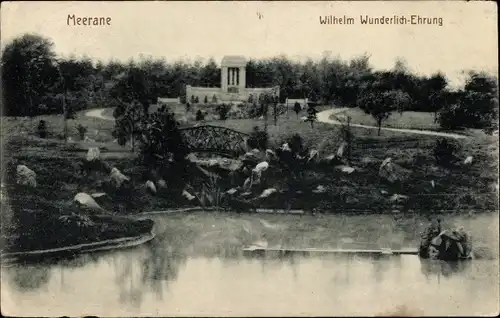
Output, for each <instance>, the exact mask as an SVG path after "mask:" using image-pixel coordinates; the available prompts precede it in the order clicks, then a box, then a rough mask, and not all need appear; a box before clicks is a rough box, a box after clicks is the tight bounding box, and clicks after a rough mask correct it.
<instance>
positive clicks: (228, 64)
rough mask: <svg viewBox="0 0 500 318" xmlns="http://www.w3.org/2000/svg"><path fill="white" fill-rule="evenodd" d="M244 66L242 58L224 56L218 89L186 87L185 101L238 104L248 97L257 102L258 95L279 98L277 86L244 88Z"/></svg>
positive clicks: (245, 63)
mask: <svg viewBox="0 0 500 318" xmlns="http://www.w3.org/2000/svg"><path fill="white" fill-rule="evenodd" d="M246 65H247V60H246V59H245V57H243V56H233V55H231V56H224V58H223V59H222V62H221V85H220V87H195V86H191V85H187V86H186V100H187V101H188V102H189V101H191V100H192V99H193V98H194V99H196V98H198V101H199V102H200V103H203V102H204V100H205V97H206V98H207V101H208V102H209V103H213V102H217V103H221V102H225V103H240V102H245V101H248V99H249V97H250V95H252V98H253V100H255V101H257V100H258V98H259V96H260V94H262V93H264V92H269V93H272V94H274V95H275V96H278V97H279V91H280V90H279V86H275V87H266V88H260V87H259V88H249V87H246Z"/></svg>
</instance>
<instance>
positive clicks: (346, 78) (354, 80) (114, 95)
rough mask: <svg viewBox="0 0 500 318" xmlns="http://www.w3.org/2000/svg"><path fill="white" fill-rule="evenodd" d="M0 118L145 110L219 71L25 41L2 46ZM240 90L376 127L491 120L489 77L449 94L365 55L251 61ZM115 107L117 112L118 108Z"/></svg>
mask: <svg viewBox="0 0 500 318" xmlns="http://www.w3.org/2000/svg"><path fill="white" fill-rule="evenodd" d="M1 62H2V83H3V115H7V116H36V115H38V114H47V113H65V114H66V116H71V115H72V114H73V113H74V112H76V111H78V110H82V109H86V108H91V107H116V106H119V105H122V104H124V103H125V104H131V103H136V104H138V105H141V106H142V107H143V110H145V111H146V110H147V108H148V107H149V105H151V104H155V103H156V102H157V98H158V97H179V96H180V97H181V98H182V99H183V100H186V96H185V86H186V85H193V86H207V87H218V86H219V85H220V68H219V67H218V66H217V63H216V62H215V61H214V60H213V59H210V60H208V61H207V62H202V61H201V60H196V61H194V62H187V61H174V62H169V61H166V60H165V59H152V58H140V59H139V60H133V59H131V60H129V61H128V62H119V61H109V62H106V63H105V62H103V61H95V60H92V59H90V58H58V57H57V55H56V53H55V51H54V43H53V42H52V41H51V40H50V39H48V38H46V37H43V36H40V35H36V34H26V35H23V36H20V37H18V38H16V39H14V40H13V41H11V42H10V43H8V45H6V46H5V49H4V50H3V52H2V57H1ZM246 74H247V75H246V76H247V77H246V83H247V86H248V87H272V86H278V85H279V86H280V98H281V101H282V102H283V101H284V100H285V99H286V98H308V99H309V100H310V101H315V102H317V103H320V104H335V105H339V106H346V107H351V106H359V107H360V108H362V109H363V110H365V111H366V112H367V113H370V114H372V116H373V117H374V118H376V120H377V122H382V121H383V120H384V118H386V116H387V114H388V113H390V112H392V111H409V110H410V111H425V112H434V113H435V114H436V119H437V120H439V122H440V123H441V126H442V127H443V128H446V129H451V128H457V127H476V128H483V127H486V126H491V125H492V124H491V123H492V122H495V119H496V118H498V117H497V116H498V111H497V109H498V85H497V78H495V77H493V76H491V75H489V74H485V73H478V72H470V74H469V75H468V78H467V80H466V84H465V86H464V87H463V88H461V89H458V90H453V89H450V88H449V86H448V81H447V79H446V77H445V76H444V75H443V74H442V73H439V72H436V73H435V74H432V75H429V76H423V75H417V74H413V73H411V72H410V71H409V70H408V68H407V66H406V65H405V63H404V62H402V61H400V60H399V61H396V63H395V65H394V67H393V68H392V69H389V70H383V71H380V70H374V69H373V67H372V66H371V65H370V63H369V56H368V55H362V56H358V57H354V58H352V59H351V60H349V61H345V60H342V59H340V58H332V57H329V56H325V57H323V58H322V59H320V60H319V61H314V60H312V59H309V60H307V61H305V62H296V61H293V60H290V59H288V58H287V57H285V56H277V57H274V58H268V59H252V60H250V61H249V62H248V64H247V68H246ZM122 108H123V107H122Z"/></svg>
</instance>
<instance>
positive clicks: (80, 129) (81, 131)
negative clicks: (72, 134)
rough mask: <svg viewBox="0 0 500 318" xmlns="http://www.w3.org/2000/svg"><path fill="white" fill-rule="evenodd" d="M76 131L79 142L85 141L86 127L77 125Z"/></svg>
mask: <svg viewBox="0 0 500 318" xmlns="http://www.w3.org/2000/svg"><path fill="white" fill-rule="evenodd" d="M76 129H77V130H78V136H80V140H83V139H85V133H86V132H87V130H88V129H87V127H85V126H83V125H82V124H79V125H78V127H76Z"/></svg>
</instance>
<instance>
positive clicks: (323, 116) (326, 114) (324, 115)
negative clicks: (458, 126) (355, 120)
mask: <svg viewBox="0 0 500 318" xmlns="http://www.w3.org/2000/svg"><path fill="white" fill-rule="evenodd" d="M348 109H349V108H347V107H343V108H332V109H327V110H324V111H322V112H319V113H318V115H317V116H318V117H317V118H318V121H319V122H321V123H326V124H332V125H342V123H341V122H340V121H338V120H335V119H331V118H330V116H331V115H334V114H340V113H343V112H345V111H346V110H348ZM351 126H352V127H360V128H367V129H378V127H377V126H368V125H360V124H351ZM382 130H387V131H396V132H402V133H408V134H418V135H428V136H439V137H448V138H455V139H464V138H468V136H465V135H459V134H453V133H444V132H439V131H432V130H417V129H403V128H388V127H382Z"/></svg>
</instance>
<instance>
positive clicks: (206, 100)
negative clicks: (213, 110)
mask: <svg viewBox="0 0 500 318" xmlns="http://www.w3.org/2000/svg"><path fill="white" fill-rule="evenodd" d="M203 102H204V103H205V104H208V97H207V95H205V99H204V100H203Z"/></svg>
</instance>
